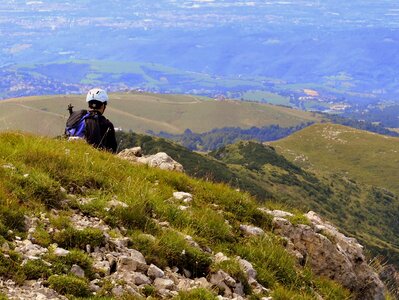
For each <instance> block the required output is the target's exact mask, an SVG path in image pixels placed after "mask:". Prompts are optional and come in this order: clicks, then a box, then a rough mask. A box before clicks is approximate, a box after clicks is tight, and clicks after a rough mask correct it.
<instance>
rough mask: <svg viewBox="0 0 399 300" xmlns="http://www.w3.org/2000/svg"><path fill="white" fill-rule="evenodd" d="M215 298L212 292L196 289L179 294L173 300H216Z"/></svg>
mask: <svg viewBox="0 0 399 300" xmlns="http://www.w3.org/2000/svg"><path fill="white" fill-rule="evenodd" d="M216 299H217V297H216V296H215V294H213V293H212V292H210V291H208V290H206V289H202V288H198V289H193V290H191V291H187V292H179V294H178V295H177V296H176V297H174V298H173V300H216Z"/></svg>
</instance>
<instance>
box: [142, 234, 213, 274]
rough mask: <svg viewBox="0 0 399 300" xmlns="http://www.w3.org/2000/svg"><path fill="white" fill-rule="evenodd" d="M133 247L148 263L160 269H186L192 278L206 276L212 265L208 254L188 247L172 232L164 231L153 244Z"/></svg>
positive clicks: (181, 238) (180, 236)
mask: <svg viewBox="0 0 399 300" xmlns="http://www.w3.org/2000/svg"><path fill="white" fill-rule="evenodd" d="M136 242H137V240H136ZM135 246H138V248H139V250H140V251H142V252H143V254H144V255H145V257H146V259H147V260H148V261H149V262H150V263H154V264H155V265H157V266H159V267H161V268H165V267H166V266H176V267H178V268H179V269H180V270H183V269H186V270H188V271H190V272H191V274H193V276H194V277H201V276H205V275H206V274H208V271H209V267H210V265H211V263H212V260H211V257H210V256H209V254H206V253H204V252H202V251H201V250H200V249H197V248H195V247H193V246H190V245H189V244H188V243H187V241H186V240H185V239H184V237H183V236H182V235H181V234H179V233H177V232H175V231H172V230H166V231H165V232H164V233H163V234H162V235H161V236H160V237H159V239H157V240H156V241H155V242H153V241H151V242H148V243H147V244H146V245H144V246H140V245H135Z"/></svg>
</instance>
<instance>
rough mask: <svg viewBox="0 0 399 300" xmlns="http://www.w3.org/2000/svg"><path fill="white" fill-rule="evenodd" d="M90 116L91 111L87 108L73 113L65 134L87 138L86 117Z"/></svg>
mask: <svg viewBox="0 0 399 300" xmlns="http://www.w3.org/2000/svg"><path fill="white" fill-rule="evenodd" d="M88 117H90V112H88V111H87V110H79V111H75V112H73V113H71V115H70V116H69V118H68V120H67V123H66V127H65V135H66V136H67V137H69V138H70V137H75V138H82V139H84V138H85V135H86V119H87V118H88Z"/></svg>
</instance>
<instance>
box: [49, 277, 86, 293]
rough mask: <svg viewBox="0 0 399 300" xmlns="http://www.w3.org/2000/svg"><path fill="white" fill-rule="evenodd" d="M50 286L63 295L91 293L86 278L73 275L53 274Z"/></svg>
mask: <svg viewBox="0 0 399 300" xmlns="http://www.w3.org/2000/svg"><path fill="white" fill-rule="evenodd" d="M48 283H49V286H50V288H52V289H54V290H55V291H56V292H58V293H60V294H61V295H72V296H76V297H87V296H89V295H90V289H89V284H88V282H87V281H86V280H84V279H81V278H78V277H75V276H71V275H52V276H51V277H50V278H49V279H48Z"/></svg>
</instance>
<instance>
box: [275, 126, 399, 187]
mask: <svg viewBox="0 0 399 300" xmlns="http://www.w3.org/2000/svg"><path fill="white" fill-rule="evenodd" d="M272 145H273V146H275V147H276V150H277V151H279V152H280V153H281V154H283V155H284V156H285V157H287V158H289V159H291V160H292V161H294V162H295V163H297V164H299V165H301V166H304V167H307V168H309V169H312V170H322V171H326V172H332V173H339V174H341V175H342V176H343V177H346V176H347V177H349V178H353V179H355V180H358V181H360V182H363V183H366V184H370V185H373V186H380V187H384V188H387V189H389V190H391V191H393V192H395V193H398V192H399V183H398V178H399V138H394V137H388V136H383V135H378V134H374V133H370V132H366V131H361V130H357V129H353V128H350V127H345V126H341V125H332V124H315V125H312V126H310V127H308V128H305V129H304V130H301V131H299V132H297V133H294V134H293V135H291V136H289V137H287V138H285V139H282V140H280V141H277V142H273V143H272Z"/></svg>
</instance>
